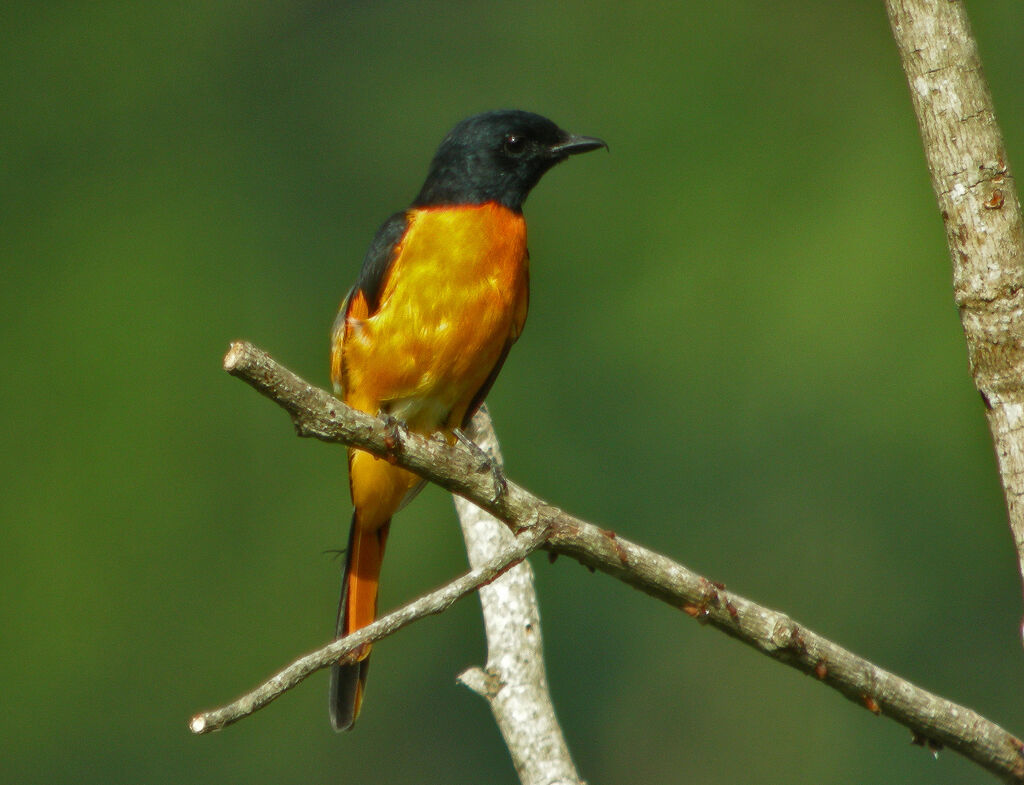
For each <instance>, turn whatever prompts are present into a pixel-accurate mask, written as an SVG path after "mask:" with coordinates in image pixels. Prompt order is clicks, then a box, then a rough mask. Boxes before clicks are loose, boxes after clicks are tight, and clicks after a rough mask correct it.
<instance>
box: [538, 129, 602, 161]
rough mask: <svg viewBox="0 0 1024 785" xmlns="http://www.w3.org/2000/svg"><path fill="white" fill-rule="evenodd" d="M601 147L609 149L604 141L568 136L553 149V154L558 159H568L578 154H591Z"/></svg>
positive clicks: (573, 135) (588, 137)
mask: <svg viewBox="0 0 1024 785" xmlns="http://www.w3.org/2000/svg"><path fill="white" fill-rule="evenodd" d="M599 147H603V148H604V149H606V150H607V149H608V144H607V142H605V141H604V140H603V139H598V138H597V137H594V136H576V135H575V134H566V136H565V138H564V139H563V140H562V141H561V142H559V143H558V144H556V145H555V146H554V147H552V148H551V154H552V155H553V156H555V157H556V158H566V157H568V156H570V155H576V154H577V153H589V152H590V151H591V150H596V149H598V148H599Z"/></svg>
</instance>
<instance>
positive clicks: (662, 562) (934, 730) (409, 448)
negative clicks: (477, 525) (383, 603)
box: [224, 342, 1024, 782]
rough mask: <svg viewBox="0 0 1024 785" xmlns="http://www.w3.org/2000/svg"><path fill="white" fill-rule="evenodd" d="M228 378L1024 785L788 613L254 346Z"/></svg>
mask: <svg viewBox="0 0 1024 785" xmlns="http://www.w3.org/2000/svg"><path fill="white" fill-rule="evenodd" d="M224 367H225V369H226V370H227V371H228V372H229V373H231V374H232V375H234V376H237V377H239V378H241V379H243V380H245V381H246V382H247V383H249V384H250V385H252V386H253V387H254V388H256V389H257V390H259V391H260V392H261V393H263V394H264V395H266V396H267V397H268V398H270V399H271V400H273V401H275V402H276V403H278V404H279V405H280V406H282V407H283V408H284V409H286V410H287V411H288V412H289V413H290V415H291V417H292V421H293V423H294V424H295V427H296V430H297V431H298V433H299V434H300V435H302V436H313V437H315V438H318V439H321V440H323V441H328V442H340V443H343V444H350V445H353V446H356V447H359V448H360V449H365V450H367V451H368V452H371V453H373V454H375V455H379V456H382V457H385V458H387V459H388V460H392V461H394V462H395V463H397V464H399V465H401V466H404V467H406V468H408V469H411V470H412V471H414V472H416V473H417V474H419V475H421V476H423V477H425V478H426V479H428V480H431V481H432V482H435V483H437V484H438V485H441V486H442V487H444V488H447V489H448V490H450V491H453V492H454V493H457V494H458V495H460V496H463V497H465V498H467V499H469V500H470V501H472V502H473V503H474V504H476V505H478V506H480V507H482V508H484V509H486V510H487V511H488V512H490V513H492V514H493V515H494V516H495V517H496V518H498V519H499V520H501V521H503V522H504V523H505V524H506V525H507V526H509V528H511V529H512V531H513V532H516V533H517V534H521V533H522V532H525V531H529V530H534V529H536V528H538V527H540V528H541V529H542V530H543V531H544V532H545V533H544V535H543V545H542V547H544V548H545V549H547V550H549V551H552V552H554V553H560V554H565V555H567V556H570V557H572V558H574V559H576V560H578V561H580V562H581V563H583V564H584V565H587V566H589V567H593V568H595V569H598V570H601V571H602V572H605V573H607V574H608V575H611V576H613V577H615V578H618V579H619V580H621V581H624V582H626V583H628V584H630V585H631V586H634V587H636V588H638V589H640V590H641V591H643V592H645V593H647V594H649V595H651V596H652V597H657V598H658V599H660V600H662V601H664V602H666V603H668V604H670V605H672V606H674V607H677V608H679V609H681V610H682V611H684V612H685V613H686V614H687V615H688V616H690V617H692V618H695V619H697V620H699V621H701V622H702V623H704V624H707V625H709V626H712V627H714V628H716V629H719V630H721V631H722V632H725V633H726V634H728V635H730V636H732V637H734V638H737V639H739V640H741V641H743V642H744V643H746V644H747V645H749V646H751V647H753V648H754V649H756V650H758V651H760V652H762V653H764V654H766V655H768V656H769V657H772V658H773V659H775V660H778V661H779V662H783V663H785V664H787V665H789V666H791V667H793V668H796V669H798V670H800V671H802V672H804V673H807V674H810V675H813V676H814V677H815V678H816V679H818V680H820V681H821V682H822V683H823V684H826V685H828V686H830V687H832V688H833V689H835V690H837V691H839V692H840V693H842V694H843V695H845V696H846V697H847V698H849V699H850V700H852V701H854V702H855V703H857V704H859V705H861V706H863V707H864V708H866V709H868V710H869V711H871V712H873V713H875V714H881V715H885V716H888V717H890V718H892V719H893V720H895V721H896V722H899V723H900V724H902V725H905V726H906V727H908V728H910V729H911V731H912V732H913V734H914V740H915V741H916V742H919V743H922V744H925V743H927V744H929V745H931V746H932V747H933V748H939V747H941V746H946V747H949V748H951V749H953V750H955V751H957V752H959V753H960V754H962V755H964V756H965V757H967V758H968V759H970V760H972V761H974V762H975V763H977V764H978V765H980V766H982V767H984V768H985V769H987V770H988V771H990V772H992V773H993V774H995V775H996V776H998V777H1000V778H1001V779H1003V780H1005V781H1007V782H1024V743H1022V742H1021V741H1020V739H1018V738H1016V737H1015V736H1013V735H1011V734H1010V733H1008V732H1007V731H1005V730H1003V729H1002V728H1000V727H999V726H998V725H996V724H995V723H993V722H991V721H990V720H988V719H986V718H985V717H983V716H981V715H980V714H978V713H976V712H974V711H972V710H971V709H968V708H965V707H963V706H960V705H958V704H956V703H953V702H951V701H949V700H946V699H945V698H942V697H939V696H937V695H934V694H932V693H930V692H927V691H926V690H923V689H921V688H920V687H917V686H916V685H914V684H912V683H911V682H909V681H906V680H905V679H902V678H900V677H899V676H896V675H895V674H893V673H890V672H888V671H886V670H883V669H882V668H879V667H878V666H877V665H874V664H873V663H871V662H869V661H868V660H865V659H863V658H861V657H858V656H857V655H855V654H853V653H852V652H850V651H848V650H846V649H844V648H843V647H841V646H839V645H838V644H835V643H833V642H832V641H830V640H828V639H827V638H825V637H823V636H821V635H818V634H817V633H815V632H813V631H812V630H810V629H808V628H806V627H804V626H802V625H800V624H798V623H797V622H796V621H794V620H793V619H791V618H790V617H789V616H787V615H786V614H784V613H780V612H778V611H774V610H771V609H769V608H765V607H763V606H761V605H758V604H757V603H754V602H752V601H751V600H748V599H745V598H743V597H741V596H740V595H738V594H735V593H733V592H730V591H727V590H726V588H725V586H724V585H722V584H719V583H714V582H711V581H709V580H707V579H706V578H703V577H701V576H700V575H697V574H696V573H693V572H691V571H690V570H688V569H687V568H685V567H683V566H682V565H681V564H678V563H676V562H674V561H672V560H671V559H668V558H667V557H665V556H662V555H660V554H657V553H654V552H653V551H650V550H648V549H646V548H643V547H642V546H639V545H637V544H635V543H632V542H629V541H628V540H626V539H624V538H622V537H619V536H617V535H616V534H615V533H614V532H612V531H608V530H606V529H601V528H599V527H597V526H594V525H593V524H590V523H587V522H585V521H582V520H580V519H578V518H574V517H573V516H571V515H568V514H567V513H565V512H562V511H561V510H558V509H556V508H554V507H551V506H549V505H548V504H546V503H545V502H544V501H542V500H541V499H539V498H537V497H535V496H533V495H532V494H530V493H529V492H528V491H526V490H524V489H523V488H521V487H519V486H517V485H515V484H514V483H512V482H502V481H501V479H500V478H499V477H498V476H497V475H496V473H495V472H493V471H492V466H491V464H490V463H489V462H487V461H482V460H481V458H480V456H479V455H477V454H475V453H474V452H472V451H470V450H469V449H467V448H465V447H462V446H458V445H456V446H450V445H448V444H447V443H446V442H444V441H441V440H438V439H425V438H423V437H420V436H417V435H415V434H411V433H408V432H406V431H405V430H404V429H402V428H400V427H396V426H394V425H389V424H387V423H384V422H383V421H380V420H376V419H375V418H373V417H369V416H367V415H365V414H362V413H360V412H356V411H353V410H351V409H349V408H348V407H346V406H345V405H344V404H342V403H341V402H340V401H338V400H337V399H336V398H334V397H333V396H332V395H330V394H329V393H327V392H324V391H323V390H318V389H317V388H315V387H313V386H312V385H310V384H308V383H307V382H305V381H303V380H302V379H300V378H299V377H298V376H296V375H295V374H293V373H292V372H291V371H289V370H287V369H286V368H284V367H282V366H280V365H279V364H277V363H276V362H275V361H274V360H273V359H272V358H271V357H270V356H269V355H268V354H266V353H265V352H263V351H262V350H260V349H257V348H256V347H254V346H252V345H251V344H247V343H244V342H237V343H234V344H232V346H231V349H230V350H229V352H228V354H227V356H226V357H225V359H224ZM367 629H370V628H367ZM358 634H359V633H356V635H358ZM367 636H369V633H367ZM349 639H353V640H354V639H355V635H353V636H349V638H346V639H344V640H343V641H339V642H337V643H334V644H331V647H337V648H331V647H329V648H328V651H329V652H330V654H329V655H328V656H326V657H325V659H324V662H330V661H331V659H332V658H333V657H337V656H338V655H339V654H340V653H341V652H343V651H345V650H346V648H345V647H346V646H348V641H349ZM243 700H244V699H243Z"/></svg>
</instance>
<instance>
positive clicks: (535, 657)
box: [455, 408, 582, 785]
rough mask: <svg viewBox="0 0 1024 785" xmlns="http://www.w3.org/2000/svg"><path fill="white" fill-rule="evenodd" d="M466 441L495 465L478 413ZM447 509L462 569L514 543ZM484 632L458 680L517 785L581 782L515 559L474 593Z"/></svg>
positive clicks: (496, 452) (483, 520)
mask: <svg viewBox="0 0 1024 785" xmlns="http://www.w3.org/2000/svg"><path fill="white" fill-rule="evenodd" d="M470 436H471V437H472V438H473V440H474V441H475V442H476V443H477V444H478V445H479V446H480V447H481V448H482V449H483V450H484V451H486V452H487V454H488V455H489V456H490V458H491V460H492V461H494V463H495V465H496V466H498V467H499V468H500V466H501V452H500V449H499V445H498V437H497V436H496V435H495V433H494V428H493V427H492V425H491V418H490V415H489V414H488V413H487V409H486V408H483V409H481V410H480V411H479V412H477V414H476V416H475V417H474V418H473V422H472V425H471V430H470ZM455 507H456V509H457V510H458V513H459V521H460V523H461V524H462V533H463V536H464V537H465V540H466V552H467V553H468V554H469V563H470V566H471V567H473V568H476V566H477V565H478V564H482V563H485V562H487V561H488V560H490V559H492V558H493V557H494V554H495V553H498V552H501V551H502V550H504V549H505V548H506V547H508V544H509V543H510V542H512V541H514V540H515V538H514V537H513V535H512V532H511V531H510V530H509V528H508V527H507V526H506V525H505V524H503V523H502V522H501V521H499V520H498V519H497V518H494V517H493V516H491V515H489V514H488V513H486V512H484V511H483V510H481V509H480V508H479V507H477V506H476V505H475V504H473V503H472V502H470V501H467V500H466V499H464V498H462V497H461V496H455ZM479 594H480V604H481V606H482V607H483V614H484V629H485V632H486V634H487V666H486V668H484V669H480V668H471V669H470V670H468V671H466V672H465V673H463V674H462V675H461V676H460V677H459V680H460V681H461V682H462V683H463V684H465V685H466V686H467V687H469V688H470V689H471V690H473V691H474V692H476V693H477V694H479V695H480V696H481V697H483V698H485V699H486V700H487V702H488V703H489V704H490V707H491V711H492V712H493V713H494V719H495V721H496V722H497V723H498V727H499V729H500V730H501V735H502V736H503V737H504V739H505V746H506V747H508V750H509V753H510V754H511V755H512V762H513V763H514V764H515V767H516V772H518V774H519V780H520V782H522V783H523V785H582V780H581V779H580V776H579V774H578V773H577V772H576V767H575V766H574V765H573V762H572V756H571V755H570V754H569V747H568V745H566V743H565V738H564V737H563V736H562V729H561V727H559V725H558V720H557V719H556V717H555V709H554V706H553V705H552V703H551V696H550V693H549V692H548V684H547V675H546V673H545V668H544V650H543V644H542V641H541V631H540V613H539V611H538V607H537V594H536V592H535V591H534V589H533V570H532V569H531V568H530V565H529V563H528V562H526V561H523V562H520V563H519V564H517V565H516V566H515V567H512V568H511V569H510V570H508V571H507V572H506V573H505V574H504V575H502V576H501V577H500V578H498V579H497V580H495V581H494V582H493V583H491V584H490V585H488V586H484V587H481V589H480V590H479Z"/></svg>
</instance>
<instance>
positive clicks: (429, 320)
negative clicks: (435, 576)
mask: <svg viewBox="0 0 1024 785" xmlns="http://www.w3.org/2000/svg"><path fill="white" fill-rule="evenodd" d="M599 147H607V145H606V144H605V143H604V142H603V141H601V140H600V139H595V138H593V137H589V136H575V135H573V134H570V133H567V132H565V131H563V130H562V129H561V128H559V127H558V126H557V125H555V124H554V123H553V122H551V121H550V120H548V119H547V118H545V117H541V116H540V115H536V114H531V113H529V112H523V111H514V110H504V111H495V112H486V113H484V114H479V115H476V116H474V117H470V118H468V119H466V120H463V121H462V122H460V123H459V124H458V125H456V126H455V128H454V129H452V131H451V133H449V134H448V135H447V136H446V137H445V138H444V140H443V141H442V142H441V146H440V147H439V148H438V150H437V153H436V154H435V155H434V158H433V161H432V162H431V164H430V170H429V171H428V173H427V179H426V182H425V183H424V184H423V188H422V189H421V190H420V192H419V195H418V196H417V197H416V199H415V200H414V201H413V203H412V206H411V207H409V208H408V209H407V210H404V211H402V212H399V213H395V214H394V215H392V216H391V217H390V218H389V219H388V220H387V221H385V222H384V225H383V226H381V228H380V229H379V230H378V232H377V235H376V237H374V239H373V242H372V243H371V244H370V248H369V250H368V251H367V253H366V257H365V259H364V260H363V266H362V270H361V271H360V273H359V279H358V280H357V281H356V284H355V286H354V287H352V290H351V291H350V292H349V293H348V296H347V297H346V298H345V300H344V302H343V303H342V306H341V310H340V312H339V313H338V318H337V319H336V320H335V323H334V328H333V330H332V332H331V379H332V381H333V382H334V389H335V392H336V393H337V394H338V396H339V397H340V398H341V399H342V400H343V401H344V402H345V403H346V404H348V405H349V406H351V407H353V408H354V409H358V410H360V411H363V412H366V413H368V414H373V415H378V414H379V415H383V416H387V417H391V418H394V419H395V420H396V421H399V422H401V423H403V424H404V426H405V427H407V428H408V429H409V430H410V431H412V432H415V433H420V434H433V433H438V432H439V433H441V434H443V435H445V436H446V437H447V438H448V439H449V440H451V439H452V438H453V434H454V432H455V430H456V429H458V428H460V427H462V426H463V425H464V424H465V423H467V422H468V421H469V419H470V418H471V417H472V416H473V414H474V412H475V411H476V410H477V408H479V406H480V404H481V403H483V400H484V398H485V397H486V395H487V393H488V391H489V390H490V389H491V385H492V384H493V383H494V380H495V378H496V377H497V375H498V371H499V370H501V366H502V363H504V361H505V357H506V355H507V354H508V350H509V348H511V346H512V344H513V343H515V341H516V339H517V338H518V337H519V333H520V332H521V331H522V329H523V323H524V322H525V321H526V310H527V304H528V300H529V254H528V253H527V249H526V222H525V220H524V219H523V202H524V201H525V200H526V197H527V195H528V194H529V193H530V190H531V189H532V188H533V187H534V186H535V185H536V184H537V182H538V181H539V180H540V178H541V176H542V175H543V174H544V173H545V172H546V171H548V169H550V168H551V167H553V166H554V165H555V164H558V163H561V162H562V161H564V160H566V159H567V158H568V157H569V156H571V155H575V154H577V153H585V152H587V151H589V150H596V149H597V148H599ZM348 466H349V486H350V489H351V492H352V504H353V507H354V511H353V513H352V526H351V530H350V532H349V540H348V549H347V550H346V563H345V573H344V577H343V580H342V591H341V603H340V606H339V608H338V626H337V635H338V637H342V636H344V635H347V634H349V633H350V632H353V631H354V630H358V629H359V628H361V627H365V626H366V625H368V624H370V623H371V622H373V621H374V619H375V618H376V613H377V585H378V580H379V577H380V568H381V560H382V559H383V557H384V545H385V543H386V541H387V537H388V529H389V527H390V525H391V517H392V516H393V515H394V514H395V512H397V511H398V510H399V509H400V508H401V507H402V505H403V504H405V503H406V502H407V501H408V500H409V499H410V498H411V497H412V496H413V495H415V493H416V491H417V490H418V489H419V488H420V487H421V485H422V481H421V480H420V478H419V477H417V476H416V475H414V474H412V473H411V472H408V471H406V470H405V469H402V468H401V467H398V466H394V465H392V464H390V463H388V462H387V461H386V460H381V459H379V458H376V457H374V456H372V455H370V454H369V453H367V452H363V451H360V450H356V449H349V452H348ZM361 655H362V658H361V659H360V660H359V661H357V662H355V663H352V664H346V665H335V666H334V667H333V668H332V669H331V694H330V710H331V722H332V724H333V725H334V727H335V729H336V730H348V729H349V728H351V727H352V725H353V723H354V722H355V719H356V717H357V716H358V715H359V708H360V705H361V703H362V698H363V689H364V686H365V683H366V672H367V667H368V665H369V660H368V655H369V647H366V649H365V650H364V651H363V652H361Z"/></svg>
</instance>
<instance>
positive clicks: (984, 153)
mask: <svg viewBox="0 0 1024 785" xmlns="http://www.w3.org/2000/svg"><path fill="white" fill-rule="evenodd" d="M963 5H964V4H963V3H962V2H949V0H887V2H886V6H887V8H888V11H889V21H890V23H891V24H892V31H893V36H894V37H895V39H896V44H897V47H898V49H899V53H900V59H901V61H902V63H903V70H904V71H905V72H906V75H907V82H908V83H909V84H910V96H911V99H912V100H913V104H914V113H915V114H916V115H917V121H918V125H919V126H920V128H921V137H922V140H923V142H924V152H925V157H926V158H927V160H928V169H929V170H930V171H931V176H932V187H933V188H934V190H935V194H936V196H937V197H938V201H939V210H940V212H941V214H942V220H943V222H944V223H945V226H946V242H947V243H948V244H949V250H950V253H951V255H952V259H953V294H954V297H955V299H956V304H957V306H958V307H959V308H960V319H961V322H962V324H963V328H964V333H965V334H966V336H967V350H968V356H969V358H970V365H971V374H972V376H973V377H974V383H975V385H976V386H977V388H978V390H979V391H980V392H981V396H982V399H983V400H984V402H985V408H986V414H987V416H988V424H989V429H990V430H991V431H992V437H993V440H994V442H995V447H996V455H997V456H998V459H999V473H1000V476H1001V478H1002V483H1003V490H1004V493H1005V495H1006V502H1007V507H1008V509H1009V514H1010V528H1011V530H1012V532H1013V538H1014V542H1015V544H1016V546H1017V557H1018V561H1019V564H1020V571H1021V576H1022V578H1024V318H1022V315H1024V222H1022V221H1021V212H1020V202H1019V200H1018V197H1017V189H1016V188H1015V187H1014V179H1013V175H1012V174H1011V173H1010V167H1009V163H1008V162H1007V157H1006V150H1005V149H1004V147H1003V139H1002V134H1001V133H1000V131H999V126H998V124H997V123H996V118H995V111H994V107H993V104H992V96H991V94H990V93H989V90H988V85H987V84H986V82H985V76H984V74H983V73H982V69H981V58H980V57H979V56H978V48H977V44H976V43H975V40H974V36H973V35H972V33H971V28H970V24H969V23H968V20H967V13H966V11H965V9H964V7H963ZM1022 632H1024V629H1022Z"/></svg>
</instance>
